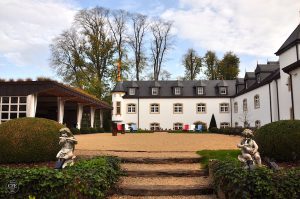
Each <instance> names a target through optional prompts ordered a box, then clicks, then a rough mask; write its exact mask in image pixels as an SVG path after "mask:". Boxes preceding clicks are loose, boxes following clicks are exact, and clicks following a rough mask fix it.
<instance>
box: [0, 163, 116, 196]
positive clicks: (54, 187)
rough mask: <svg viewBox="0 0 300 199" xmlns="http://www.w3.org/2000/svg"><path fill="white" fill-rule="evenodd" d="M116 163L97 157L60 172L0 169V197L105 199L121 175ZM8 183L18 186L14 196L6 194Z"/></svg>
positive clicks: (31, 169)
mask: <svg viewBox="0 0 300 199" xmlns="http://www.w3.org/2000/svg"><path fill="white" fill-rule="evenodd" d="M119 163H120V162H119V160H118V159H117V158H114V157H97V158H94V159H90V160H82V161H78V162H76V163H75V165H74V166H72V167H68V168H66V169H64V170H62V171H58V170H54V169H49V168H17V169H15V168H5V167H0V198H28V197H29V196H30V197H37V198H45V199H48V198H49V199H51V198H105V195H106V194H107V191H108V190H109V189H110V188H112V186H113V185H114V183H116V182H117V181H118V178H119V175H120V174H121V172H120V166H119ZM9 180H15V181H16V182H17V183H18V185H19V191H18V192H17V193H16V194H9V193H8V191H7V189H6V184H7V182H9Z"/></svg>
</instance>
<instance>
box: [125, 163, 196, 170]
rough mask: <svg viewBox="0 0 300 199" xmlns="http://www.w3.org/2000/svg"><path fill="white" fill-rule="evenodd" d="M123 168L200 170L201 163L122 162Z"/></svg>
mask: <svg viewBox="0 0 300 199" xmlns="http://www.w3.org/2000/svg"><path fill="white" fill-rule="evenodd" d="M121 168H122V169H123V170H136V171H141V170H153V171H156V170H178V169H179V170H197V169H198V170H199V169H201V167H200V164H199V163H190V164H187V163H182V164H177V163H172V164H137V163H123V164H121Z"/></svg>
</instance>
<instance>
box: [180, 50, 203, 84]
mask: <svg viewBox="0 0 300 199" xmlns="http://www.w3.org/2000/svg"><path fill="white" fill-rule="evenodd" d="M182 63H183V66H184V68H185V79H187V80H195V79H196V77H197V75H198V74H199V73H200V70H201V67H202V62H201V57H200V56H199V55H197V52H196V51H195V50H194V49H192V48H190V49H188V51H187V53H186V54H185V55H184V56H183V60H182Z"/></svg>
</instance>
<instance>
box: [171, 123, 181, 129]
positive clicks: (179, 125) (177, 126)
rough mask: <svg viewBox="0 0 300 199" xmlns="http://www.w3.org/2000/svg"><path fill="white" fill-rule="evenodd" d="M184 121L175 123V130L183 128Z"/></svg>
mask: <svg viewBox="0 0 300 199" xmlns="http://www.w3.org/2000/svg"><path fill="white" fill-rule="evenodd" d="M182 126H183V125H182V123H174V125H173V129H174V130H182Z"/></svg>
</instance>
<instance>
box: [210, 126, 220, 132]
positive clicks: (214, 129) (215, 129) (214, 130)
mask: <svg viewBox="0 0 300 199" xmlns="http://www.w3.org/2000/svg"><path fill="white" fill-rule="evenodd" d="M209 132H211V133H218V132H219V129H218V128H217V127H212V128H210V129H209Z"/></svg>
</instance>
